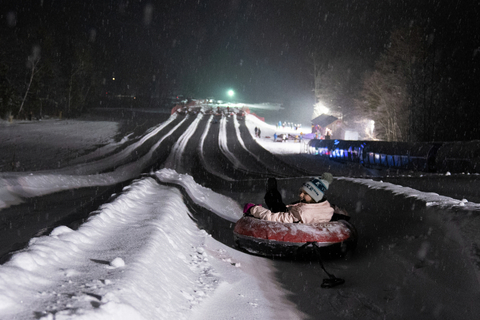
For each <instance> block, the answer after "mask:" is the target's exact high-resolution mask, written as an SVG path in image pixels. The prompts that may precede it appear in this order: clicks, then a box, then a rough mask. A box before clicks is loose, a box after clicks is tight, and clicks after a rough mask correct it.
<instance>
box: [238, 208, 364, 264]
mask: <svg viewBox="0 0 480 320" xmlns="http://www.w3.org/2000/svg"><path fill="white" fill-rule="evenodd" d="M233 236H234V240H235V244H236V245H237V246H238V247H239V248H241V249H243V250H245V251H247V252H249V253H252V254H256V255H261V256H270V257H297V256H301V255H305V256H310V255H316V254H317V250H316V248H313V247H311V248H310V249H307V248H306V247H303V246H305V245H306V244H307V243H312V242H313V243H316V245H317V247H322V248H328V249H330V253H334V254H340V255H344V254H345V253H346V252H347V251H349V250H353V249H354V248H355V246H356V242H357V231H356V229H355V227H354V226H353V225H351V224H350V223H349V222H347V221H344V220H339V221H330V222H325V223H318V224H303V223H281V222H274V221H267V220H261V219H257V218H253V217H242V218H241V219H240V220H238V221H237V223H236V224H235V228H234V230H233Z"/></svg>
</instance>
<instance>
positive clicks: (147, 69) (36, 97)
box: [0, 0, 174, 118]
mask: <svg viewBox="0 0 480 320" xmlns="http://www.w3.org/2000/svg"><path fill="white" fill-rule="evenodd" d="M121 8H122V7H121V6H120V7H119V5H118V3H117V2H116V1H88V0H87V1H66V0H56V1H55V0H35V1H26V0H13V1H8V0H7V1H2V3H1V4H0V18H1V25H0V37H1V46H0V117H2V118H5V117H8V116H10V115H11V116H12V117H14V118H29V117H32V116H33V117H37V116H40V115H42V114H43V115H56V116H64V117H75V116H78V115H79V114H81V113H83V112H85V111H86V108H89V107H92V106H94V107H97V106H99V105H103V106H105V105H108V104H109V103H110V102H112V101H115V105H124V106H142V107H148V106H151V105H152V104H157V105H158V102H159V99H161V98H162V97H164V96H165V94H166V92H168V91H169V90H171V87H170V85H169V83H172V82H174V79H170V80H171V81H169V79H168V75H167V73H168V71H167V70H166V69H167V68H166V67H165V65H167V64H168V59H167V57H166V56H167V55H166V54H165V52H162V51H160V50H158V46H159V43H161V41H160V42H156V41H154V39H156V40H161V39H159V38H160V37H157V36H156V35H153V34H150V33H152V32H153V31H152V30H151V29H150V21H149V20H148V19H149V17H148V15H149V12H148V7H147V8H146V7H145V5H144V4H140V3H137V4H136V6H135V5H133V6H132V5H131V6H130V7H129V8H128V10H123V11H122V10H121ZM171 78H172V77H171Z"/></svg>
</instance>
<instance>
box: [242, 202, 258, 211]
mask: <svg viewBox="0 0 480 320" xmlns="http://www.w3.org/2000/svg"><path fill="white" fill-rule="evenodd" d="M255 206H256V204H255V203H246V204H245V206H244V207H243V213H250V208H252V207H255Z"/></svg>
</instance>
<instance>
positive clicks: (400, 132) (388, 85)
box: [312, 0, 480, 142]
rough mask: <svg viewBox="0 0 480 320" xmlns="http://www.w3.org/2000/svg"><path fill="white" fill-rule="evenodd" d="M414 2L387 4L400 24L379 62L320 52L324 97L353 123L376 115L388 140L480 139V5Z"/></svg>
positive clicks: (318, 80)
mask: <svg viewBox="0 0 480 320" xmlns="http://www.w3.org/2000/svg"><path fill="white" fill-rule="evenodd" d="M407 3H408V1H398V2H385V4H388V5H389V6H390V7H391V8H390V9H392V11H391V12H390V14H389V16H390V17H391V19H392V21H395V22H394V23H393V22H392V24H391V26H389V27H388V28H385V29H383V31H384V32H385V33H386V34H388V39H383V41H382V42H383V45H384V48H383V49H381V50H379V51H378V54H376V55H375V57H374V58H373V59H363V58H362V56H361V55H359V54H355V52H353V51H351V50H336V49H335V48H333V47H327V48H322V49H320V50H316V51H315V52H314V54H313V55H312V58H313V59H312V60H313V62H314V70H315V94H316V98H317V100H318V101H327V104H326V105H327V106H328V107H330V108H331V109H332V110H334V111H335V112H337V114H341V116H343V120H344V122H345V123H347V124H349V125H352V126H354V123H355V122H358V121H359V119H373V120H374V121H375V132H374V135H373V137H374V138H379V139H381V140H388V141H409V142H415V141H466V140H475V139H480V126H479V125H478V116H479V114H480V112H479V106H480V90H479V88H480V76H479V72H480V46H479V45H480V37H479V35H478V33H477V32H476V31H475V30H476V29H477V28H476V26H477V25H478V22H477V20H478V16H479V14H480V3H478V1H462V2H460V1H441V0H429V1H420V2H418V4H417V5H416V6H410V7H407V6H406V4H407ZM393 4H395V6H393ZM394 8H395V9H396V10H393V9H394ZM396 12H402V13H403V15H404V17H403V19H396V20H395V19H394V16H395V13H396ZM371 20H372V21H375V17H373V16H372V17H371ZM360 39H362V38H361V37H360ZM379 40H380V39H379ZM332 48H333V49H332ZM328 103H329V104H328ZM366 138H372V136H370V137H366Z"/></svg>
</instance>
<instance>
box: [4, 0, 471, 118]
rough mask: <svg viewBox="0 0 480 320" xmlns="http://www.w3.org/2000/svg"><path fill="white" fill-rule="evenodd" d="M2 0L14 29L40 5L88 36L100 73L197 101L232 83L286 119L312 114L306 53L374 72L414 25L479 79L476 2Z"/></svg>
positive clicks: (461, 75)
mask: <svg viewBox="0 0 480 320" xmlns="http://www.w3.org/2000/svg"><path fill="white" fill-rule="evenodd" d="M2 2H3V3H4V5H5V7H4V8H2V20H4V19H5V16H6V15H5V12H8V10H15V11H16V12H18V13H17V21H16V26H15V27H17V28H18V27H21V26H22V24H23V23H24V21H23V19H28V17H29V15H31V14H34V13H35V11H36V10H38V8H39V7H40V8H41V9H42V10H47V11H51V12H52V13H51V15H50V17H51V18H50V19H55V20H56V21H55V23H56V25H57V26H58V28H57V32H65V30H69V32H78V33H84V34H85V35H86V36H88V37H90V38H91V39H92V41H95V43H96V44H97V45H98V46H99V47H100V48H101V51H102V52H103V57H102V59H104V60H105V62H104V66H105V67H104V73H105V77H109V76H110V75H111V74H112V73H113V72H115V76H116V77H118V78H129V77H132V76H144V75H148V77H152V76H155V79H156V81H157V82H158V83H160V84H161V85H162V86H164V87H168V90H170V91H172V92H173V93H175V94H178V93H182V94H185V95H187V96H191V97H199V98H204V97H215V98H217V99H226V95H225V92H226V90H227V89H229V88H233V89H234V90H235V91H236V92H237V96H236V99H238V100H239V101H244V102H252V103H260V102H277V103H283V104H284V105H286V106H289V107H290V108H289V111H288V112H287V113H288V114H287V115H288V116H291V117H302V118H305V117H306V118H308V117H309V116H310V115H311V106H312V105H313V103H314V95H313V91H312V89H313V75H312V66H311V62H310V60H309V56H310V55H311V53H312V52H315V51H318V50H327V51H328V52H330V53H331V54H333V55H336V56H341V55H346V56H348V57H349V58H350V59H355V60H358V61H359V63H360V62H361V63H362V65H364V66H365V68H371V67H372V66H373V65H374V62H375V60H376V59H377V58H378V56H379V54H380V53H381V52H382V51H383V50H384V49H385V47H386V46H387V45H388V39H389V36H390V32H391V31H392V29H393V28H396V27H402V26H408V25H409V24H412V23H416V24H421V25H422V26H423V28H424V29H425V30H426V32H427V33H429V34H430V35H431V34H434V38H435V41H436V46H437V47H438V48H439V49H440V50H439V52H441V54H442V55H443V56H444V57H445V56H447V59H444V61H447V62H448V63H447V64H446V65H444V66H443V67H445V68H450V69H451V70H452V75H451V76H452V78H454V77H455V76H457V77H458V79H457V81H460V82H462V81H463V82H465V83H471V82H476V83H477V84H478V80H477V79H478V76H477V73H476V71H472V69H475V68H476V67H478V61H479V56H478V55H476V56H475V54H476V53H477V52H478V50H480V49H479V48H480V41H479V36H478V30H479V29H478V23H477V19H478V15H479V14H480V12H479V7H480V6H479V3H478V1H474V0H466V1H465V0H462V1H460V0H448V1H447V0H415V1H410V0H405V1H401V0H390V1H389V0H382V1H379V0H356V1H355V0H350V1H341V0H290V1H286V0H256V1H242V0H222V1H205V0H164V1H155V0H150V1H149V0H128V1H127V0H85V1H76V0H30V1H26V0H16V1H8V0H7V1H5V0H2ZM2 6H3V5H2ZM426 36H427V35H426ZM467 86H468V85H467ZM472 86H474V85H472ZM299 114H302V116H299ZM304 114H306V116H305V115H304Z"/></svg>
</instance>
